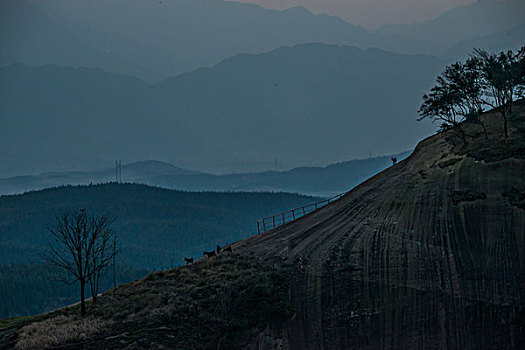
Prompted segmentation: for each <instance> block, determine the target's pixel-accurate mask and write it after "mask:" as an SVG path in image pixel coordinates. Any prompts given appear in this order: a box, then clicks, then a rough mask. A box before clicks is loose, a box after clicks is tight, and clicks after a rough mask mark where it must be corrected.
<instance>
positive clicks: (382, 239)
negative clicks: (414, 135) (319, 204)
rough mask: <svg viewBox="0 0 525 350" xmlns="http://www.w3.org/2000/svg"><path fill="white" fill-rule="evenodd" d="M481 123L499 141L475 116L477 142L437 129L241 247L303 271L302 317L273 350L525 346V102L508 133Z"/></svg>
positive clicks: (296, 299) (298, 282) (295, 282)
mask: <svg viewBox="0 0 525 350" xmlns="http://www.w3.org/2000/svg"><path fill="white" fill-rule="evenodd" d="M482 120H483V121H484V123H485V126H486V128H487V131H488V136H489V138H488V139H485V137H484V135H483V133H482V131H481V130H482V129H481V127H480V126H479V125H474V124H467V125H465V129H466V130H467V132H468V133H469V134H471V135H473V138H472V139H470V140H469V143H468V144H467V145H463V144H462V143H461V142H460V141H459V140H458V139H457V138H455V136H454V132H453V131H448V132H444V133H440V134H437V135H435V136H432V137H430V138H428V139H426V140H424V141H422V142H421V143H420V144H419V145H418V147H417V148H416V150H415V151H414V153H413V154H412V155H411V156H410V157H409V158H408V159H407V160H405V161H403V162H401V163H398V164H397V165H395V166H393V167H391V168H389V169H387V170H385V171H383V172H382V173H379V174H377V175H376V176H374V177H373V178H371V179H369V180H368V181H366V182H364V183H363V184H361V185H360V186H358V187H356V188H355V189H354V190H352V191H350V192H349V193H348V194H347V195H346V196H344V197H343V198H342V199H341V200H339V201H337V202H335V203H333V204H331V205H329V206H326V207H324V208H322V209H321V210H319V211H317V212H315V213H313V214H311V215H309V216H307V217H304V218H302V219H300V220H298V221H296V222H295V223H292V224H288V225H286V226H284V227H281V228H278V229H276V230H274V231H270V232H268V233H265V234H263V235H259V236H256V237H252V238H250V239H248V240H245V241H242V242H240V243H238V244H237V247H235V248H234V249H236V248H237V249H238V250H240V251H244V252H248V253H250V252H253V253H254V254H256V255H259V256H280V257H281V258H282V259H283V260H285V259H286V261H288V262H290V263H291V265H292V266H293V269H294V272H293V273H292V276H291V279H292V282H291V289H290V296H291V299H292V302H293V305H294V306H295V308H296V310H297V313H296V316H295V317H294V318H293V319H292V320H291V321H290V322H289V324H288V326H287V328H286V329H285V330H284V331H283V332H280V333H279V334H275V335H274V338H275V339H273V340H272V341H268V342H267V344H268V346H267V348H271V347H272V345H271V344H275V343H277V341H276V339H278V340H279V342H278V343H279V344H280V346H279V347H280V348H288V349H354V348H357V349H392V348H395V349H416V348H418V349H495V348H497V349H513V348H515V349H517V348H520V347H521V346H523V344H525V311H524V310H525V205H524V204H525V106H524V105H523V104H519V105H518V106H516V108H515V111H514V114H513V116H512V117H511V118H510V125H511V127H510V137H509V139H507V140H506V139H504V138H503V134H502V129H501V126H502V120H501V117H500V116H499V115H498V114H495V113H489V114H486V115H484V116H483V117H482ZM267 338H269V337H268V336H267ZM270 338H271V337H270ZM260 344H261V343H260V342H259V345H258V348H261V345H260ZM263 348H264V346H263Z"/></svg>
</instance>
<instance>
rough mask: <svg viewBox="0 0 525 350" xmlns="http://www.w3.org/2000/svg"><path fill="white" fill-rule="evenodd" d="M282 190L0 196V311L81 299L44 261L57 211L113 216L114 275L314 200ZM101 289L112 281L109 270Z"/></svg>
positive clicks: (110, 187)
mask: <svg viewBox="0 0 525 350" xmlns="http://www.w3.org/2000/svg"><path fill="white" fill-rule="evenodd" d="M315 200H316V199H315V198H314V197H307V196H299V195H294V194H284V193H275V194H274V193H212V192H208V193H205V192H203V193H191V192H181V191H172V190H166V189H160V188H155V187H148V186H144V185H131V184H115V183H113V184H105V185H97V186H77V187H73V186H68V187H60V188H53V189H48V190H43V191H38V192H30V193H26V194H23V195H18V196H3V197H0V318H5V317H12V316H20V315H28V314H36V313H40V312H43V311H48V310H52V309H55V308H57V307H61V306H64V305H68V304H71V303H73V302H76V301H77V300H78V295H77V294H78V291H77V286H76V285H73V286H64V285H62V284H60V283H57V282H53V281H52V278H53V277H54V276H55V275H56V271H54V270H53V269H51V268H50V267H48V266H46V265H43V264H42V263H41V260H40V253H41V252H42V251H43V250H44V249H46V248H47V244H48V233H47V232H46V227H48V226H50V224H52V223H53V220H54V216H55V214H56V213H58V212H60V211H62V210H67V209H75V208H87V209H89V210H91V211H93V212H94V213H100V214H102V213H103V214H108V215H113V216H116V217H117V218H118V220H117V222H116V225H115V228H116V231H117V233H118V238H119V241H120V243H121V254H120V255H119V256H118V259H117V262H118V268H119V271H118V273H117V282H118V283H125V282H129V281H131V280H134V279H137V278H140V277H142V276H144V275H145V274H146V273H147V271H152V270H154V269H167V268H168V267H173V266H178V265H180V264H182V263H183V262H184V261H183V257H184V256H186V257H189V256H194V257H196V258H198V257H200V256H201V255H202V251H203V250H211V249H214V248H215V246H216V245H217V244H220V245H224V244H225V243H227V242H230V243H231V242H233V241H236V240H239V239H241V238H244V237H248V236H250V235H252V234H253V233H254V230H256V220H257V219H259V218H261V217H263V216H268V215H270V214H274V213H276V212H279V211H284V210H287V209H291V208H295V207H297V206H301V205H304V204H309V203H312V202H314V201H315ZM101 286H102V290H105V289H108V288H110V287H112V276H106V277H105V280H104V281H103V282H102V285H101Z"/></svg>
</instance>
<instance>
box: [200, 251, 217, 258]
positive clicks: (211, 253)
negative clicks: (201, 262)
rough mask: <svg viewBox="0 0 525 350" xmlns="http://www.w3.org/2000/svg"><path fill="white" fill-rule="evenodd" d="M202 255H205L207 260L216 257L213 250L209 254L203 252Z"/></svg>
mask: <svg viewBox="0 0 525 350" xmlns="http://www.w3.org/2000/svg"><path fill="white" fill-rule="evenodd" d="M202 255H206V256H207V257H208V258H211V257H214V256H216V255H217V253H215V250H212V251H211V252H207V251H204V252H202Z"/></svg>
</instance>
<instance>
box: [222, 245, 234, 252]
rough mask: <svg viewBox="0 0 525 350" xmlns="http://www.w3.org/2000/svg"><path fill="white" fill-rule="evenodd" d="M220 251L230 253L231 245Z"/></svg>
mask: <svg viewBox="0 0 525 350" xmlns="http://www.w3.org/2000/svg"><path fill="white" fill-rule="evenodd" d="M222 251H223V252H230V253H231V252H232V246H231V245H230V246H228V247H226V248H224V249H223V250H222Z"/></svg>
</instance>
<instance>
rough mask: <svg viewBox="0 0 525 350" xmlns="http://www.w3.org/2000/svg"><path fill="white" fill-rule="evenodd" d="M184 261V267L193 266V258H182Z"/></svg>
mask: <svg viewBox="0 0 525 350" xmlns="http://www.w3.org/2000/svg"><path fill="white" fill-rule="evenodd" d="M184 261H186V265H189V264H193V261H194V260H193V258H184Z"/></svg>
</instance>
